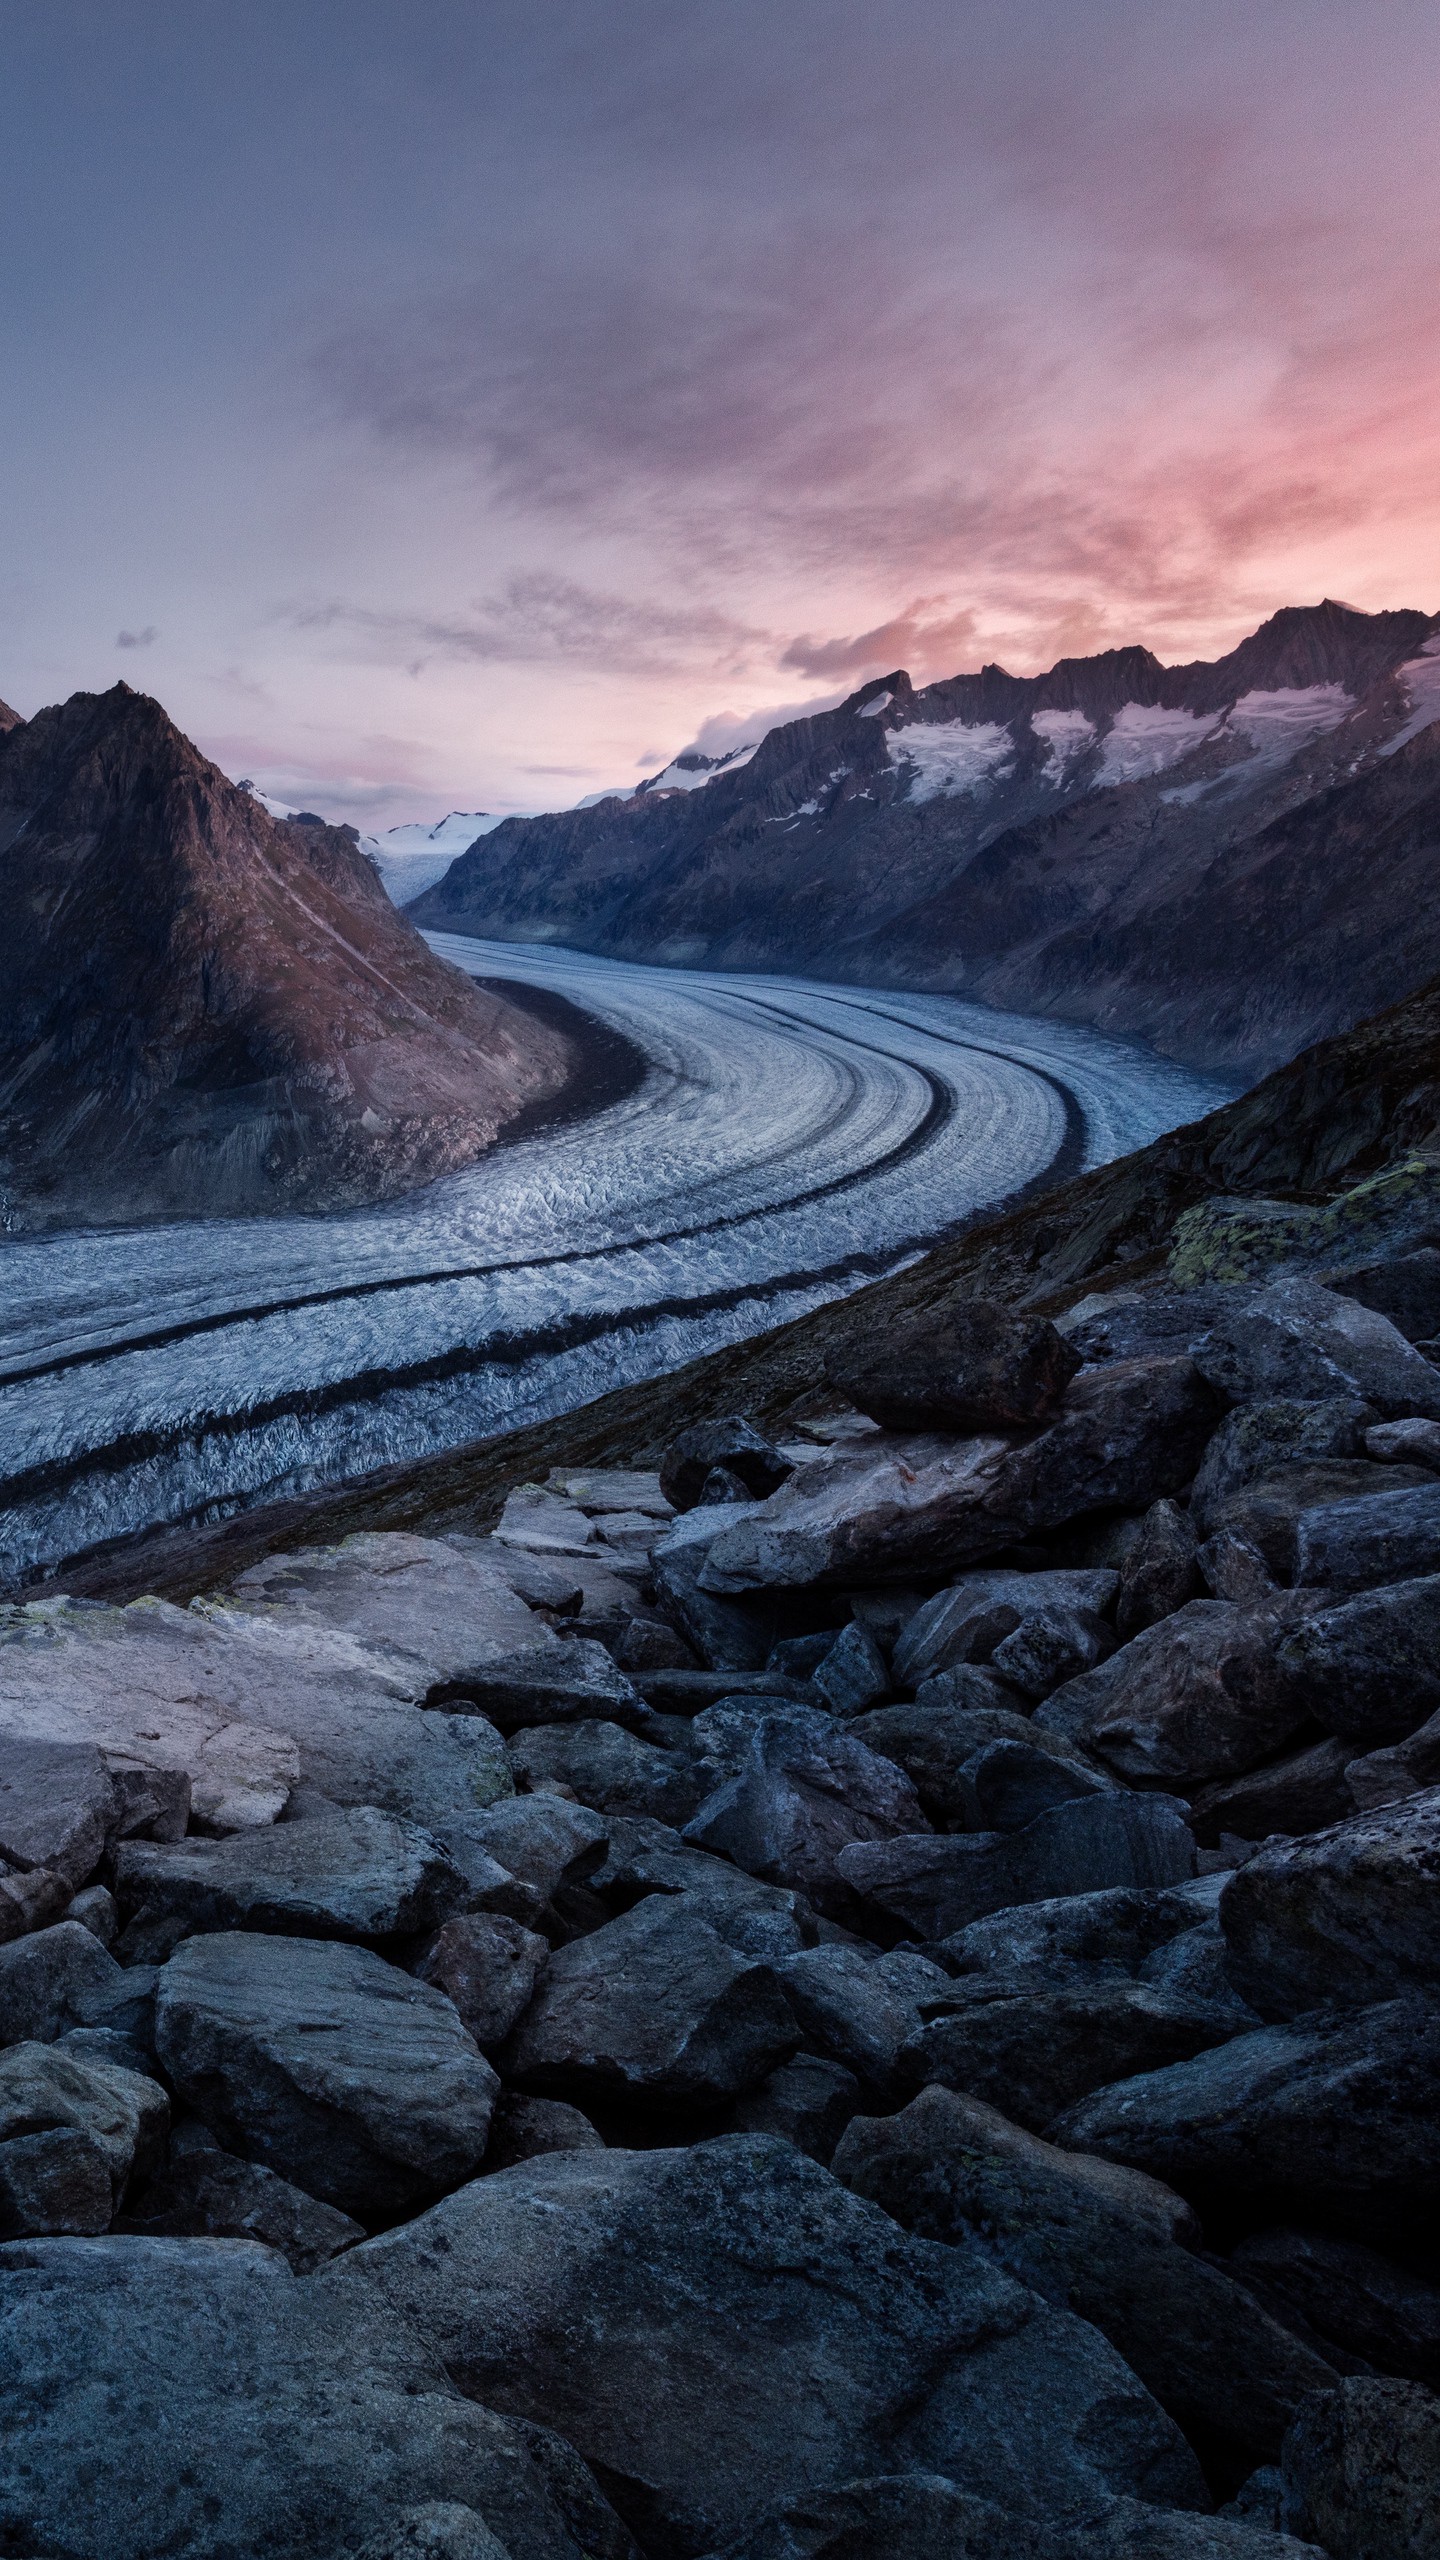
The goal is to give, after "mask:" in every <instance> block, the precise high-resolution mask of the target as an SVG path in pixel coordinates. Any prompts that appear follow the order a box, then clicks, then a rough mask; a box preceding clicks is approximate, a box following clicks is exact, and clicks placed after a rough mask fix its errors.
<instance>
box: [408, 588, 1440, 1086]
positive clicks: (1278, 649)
mask: <svg viewBox="0 0 1440 2560" xmlns="http://www.w3.org/2000/svg"><path fill="white" fill-rule="evenodd" d="M1437 650H1440V639H1437V637H1436V617H1435V616H1433V615H1429V614H1424V613H1409V612H1402V613H1382V614H1364V613H1358V612H1354V611H1352V610H1351V609H1350V608H1349V607H1347V606H1345V605H1341V604H1335V603H1332V602H1327V603H1325V604H1322V605H1319V606H1316V607H1314V608H1303V609H1302V608H1294V609H1290V610H1287V611H1285V612H1282V613H1278V614H1276V615H1275V616H1274V617H1273V618H1272V620H1271V621H1269V622H1267V623H1266V624H1265V625H1264V626H1263V628H1262V629H1261V630H1259V631H1257V632H1256V633H1255V634H1254V635H1253V636H1252V637H1251V638H1250V639H1248V640H1246V641H1244V642H1243V643H1242V644H1241V646H1240V647H1239V648H1237V649H1235V650H1233V651H1232V652H1231V653H1230V654H1229V655H1228V656H1227V657H1224V658H1221V659H1218V660H1216V661H1215V662H1214V663H1213V664H1205V663H1196V664H1194V665H1191V666H1182V667H1164V666H1162V665H1161V664H1160V663H1159V661H1158V660H1157V659H1156V658H1154V657H1153V656H1152V655H1151V654H1150V653H1149V651H1148V650H1144V649H1125V650H1113V651H1109V652H1106V653H1105V654H1103V655H1101V656H1098V657H1094V658H1080V659H1064V660H1062V661H1061V662H1060V664H1059V665H1058V666H1056V667H1053V668H1052V669H1051V670H1050V672H1049V674H1048V675H1044V676H1037V677H1030V678H1021V677H1015V676H1010V675H1007V674H1006V672H1005V670H1004V669H1003V668H1001V667H986V668H984V669H983V670H982V671H981V673H980V674H979V675H974V676H957V677H954V678H952V679H949V680H947V681H945V682H943V683H938V684H932V685H929V686H927V687H925V688H924V689H923V690H916V689H915V688H914V687H913V686H912V685H911V683H910V681H909V678H908V677H907V676H906V675H904V674H903V673H897V674H895V675H892V676H888V677H885V678H884V679H882V680H879V681H877V682H874V683H871V684H867V685H865V686H863V687H862V688H861V690H860V691H859V692H858V693H856V694H854V695H853V696H852V697H851V699H850V700H849V701H848V702H846V703H844V704H842V705H841V707H840V708H839V710H837V711H832V712H825V713H822V714H820V715H818V716H817V717H815V718H813V719H810V720H800V721H794V722H791V723H789V724H788V725H787V726H786V727H784V728H781V729H776V730H773V731H772V732H771V733H770V734H769V735H768V736H767V737H766V738H764V739H763V740H762V741H761V742H760V743H759V744H758V745H757V746H756V747H755V748H754V750H753V751H751V752H748V753H736V754H732V755H731V756H729V757H728V758H726V759H725V761H724V763H723V764H722V765H721V766H719V767H718V768H717V769H710V768H708V767H707V766H706V765H705V763H704V760H703V759H699V758H692V759H687V760H683V767H682V764H677V765H675V766H672V767H670V768H667V771H666V773H665V774H662V775H660V776H658V777H656V779H655V781H654V782H653V783H652V784H649V785H646V786H642V788H641V790H640V791H638V792H637V793H636V794H634V795H633V796H632V797H630V798H628V799H622V798H615V799H609V800H603V801H601V802H599V803H598V804H597V805H595V806H593V807H590V808H585V809H579V810H571V811H569V812H566V813H564V814H562V815H559V816H555V817H545V818H533V819H510V820H507V821H506V822H505V824H504V825H503V826H500V827H498V828H496V829H494V830H493V832H491V833H489V834H487V835H486V836H485V837H484V838H483V839H482V840H481V841H479V842H478V843H476V844H475V845H473V846H472V847H471V848H470V850H469V851H468V852H466V853H465V854H463V855H462V856H461V857H460V858H459V860H458V861H456V862H455V863H454V864H453V865H452V866H451V869H450V870H449V872H448V873H447V874H446V875H445V877H444V879H443V880H441V881H440V882H438V883H437V884H436V886H435V887H434V888H432V889H429V890H428V891H426V893H425V894H424V895H423V896H422V897H421V898H419V899H417V900H416V901H415V902H414V905H413V908H412V910H411V912H412V913H413V914H414V915H415V917H416V918H417V920H418V921H419V922H421V923H424V924H427V925H432V926H437V927H444V928H448V929H450V930H452V931H455V930H458V931H470V932H474V933H482V934H493V935H502V936H510V937H512V938H514V939H516V940H525V941H544V940H551V941H564V942H568V943H573V944H575V945H577V946H579V947H581V948H583V949H587V950H596V951H604V952H612V953H616V954H622V955H624V956H627V957H632V958H642V959H652V960H659V961H664V962H668V963H671V964H675V965H687V966H694V965H701V964H704V965H706V966H711V967H723V968H741V967H746V968H775V967H784V968H795V969H802V970H804V971H806V972H807V973H810V974H813V975H816V976H820V977H831V978H839V979H845V980H851V981H859V982H862V983H863V982H870V983H878V984H894V985H906V986H926V987H935V988H937V989H948V990H952V991H954V992H957V993H961V994H965V995H967V996H970V997H976V998H979V999H981V1000H982V1001H985V1002H988V1003H995V1004H1001V1005H1005V1006H1009V1007H1014V1008H1016V1009H1018V1010H1022V1011H1029V1012H1054V1013H1056V1014H1059V1015H1061V1016H1063V1017H1064V1018H1066V1019H1069V1020H1076V1021H1085V1022H1090V1023H1094V1024H1096V1025H1097V1026H1098V1027H1100V1028H1102V1029H1104V1030H1107V1031H1110V1032H1114V1033H1117V1034H1123V1035H1126V1036H1134V1037H1139V1038H1143V1039H1145V1040H1147V1041H1150V1042H1152V1043H1154V1044H1155V1045H1156V1046H1157V1047H1158V1048H1160V1049H1161V1050H1162V1051H1164V1052H1165V1053H1166V1054H1167V1055H1172V1056H1175V1057H1177V1058H1180V1059H1183V1060H1184V1061H1185V1062H1186V1063H1187V1064H1190V1065H1193V1066H1196V1067H1202V1068H1206V1069H1212V1070H1222V1071H1229V1072H1233V1073H1237V1074H1241V1075H1245V1076H1254V1075H1259V1074H1263V1073H1264V1072H1266V1070H1268V1069H1269V1068H1270V1067H1272V1066H1274V1065H1276V1064H1278V1063H1279V1062H1280V1061H1282V1060H1283V1059H1284V1058H1286V1057H1290V1056H1293V1055H1294V1053H1295V1051H1296V1050H1297V1049H1299V1048H1301V1047H1303V1046H1304V1045H1305V1044H1306V1043H1307V1042H1309V1041H1313V1040H1315V1039H1317V1038H1320V1037H1323V1036H1324V1035H1326V1034H1327V1033H1330V1032H1333V1031H1336V1030H1339V1029H1342V1028H1344V1027H1346V1026H1347V1025H1349V1024H1351V1023H1353V1022H1356V1021H1359V1020H1361V1019H1363V1018H1364V1017H1365V1015H1367V1014H1368V1013H1371V1012H1373V1011H1374V1010H1375V1009H1376V1008H1377V1007H1379V1006H1381V1005H1384V1004H1388V1003H1391V1002H1394V1001H1395V1000H1396V999H1397V998H1399V997H1401V996H1403V995H1405V994H1407V993H1408V992H1409V991H1410V989H1411V988H1412V987H1414V986H1416V985H1418V984H1420V983H1422V982H1423V981H1424V980H1425V979H1426V978H1427V977H1428V976H1430V975H1432V974H1433V973H1434V972H1435V971H1436V970H1437V969H1440V922H1437V921H1436V919H1437V915H1440V906H1437V902H1436V900H1435V898H1434V895H1433V885H1434V882H1435V878H1436V871H1437V864H1440V730H1437V729H1436V728H1435V727H1434V726H1433V725H1432V724H1433V723H1435V722H1436V721H1437V719H1440V654H1437Z"/></svg>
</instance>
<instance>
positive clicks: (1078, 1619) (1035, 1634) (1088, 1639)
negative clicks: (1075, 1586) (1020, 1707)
mask: <svg viewBox="0 0 1440 2560" xmlns="http://www.w3.org/2000/svg"><path fill="white" fill-rule="evenodd" d="M1114 1650H1115V1637H1114V1633H1113V1631H1112V1630H1111V1629H1110V1628H1109V1627H1107V1626H1106V1624H1105V1621H1104V1619H1103V1618H1099V1617H1097V1616H1096V1615H1095V1612H1094V1610H1093V1609H1063V1608H1057V1607H1055V1606H1053V1605H1052V1606H1051V1607H1050V1608H1048V1609H1037V1610H1036V1611H1035V1612H1034V1615H1033V1616H1031V1617H1026V1618H1022V1619H1021V1621H1020V1624H1019V1626H1018V1627H1017V1628H1016V1629H1015V1631H1014V1633H1013V1634H1012V1635H1008V1636H1004V1637H1002V1639H1001V1641H1000V1643H999V1644H997V1645H996V1647H995V1650H994V1652H993V1653H992V1654H991V1656H990V1660H991V1664H992V1666H993V1667H994V1669H995V1670H996V1671H997V1672H998V1673H999V1675H1000V1677H1001V1679H1002V1680H1006V1681H1008V1682H1009V1684H1010V1686H1011V1688H1013V1689H1019V1690H1020V1691H1021V1692H1022V1693H1023V1695H1024V1696H1025V1697H1027V1698H1037V1699H1038V1698H1048V1697H1049V1695H1050V1692H1051V1690H1052V1689H1058V1688H1059V1687H1060V1685H1061V1682H1062V1681H1065V1680H1075V1679H1078V1678H1079V1676H1080V1674H1081V1673H1082V1672H1083V1671H1091V1670H1093V1669H1094V1667H1095V1665H1096V1663H1097V1662H1104V1661H1106V1660H1107V1659H1108V1657H1109V1656H1110V1655H1111V1654H1112V1653H1113V1652H1114Z"/></svg>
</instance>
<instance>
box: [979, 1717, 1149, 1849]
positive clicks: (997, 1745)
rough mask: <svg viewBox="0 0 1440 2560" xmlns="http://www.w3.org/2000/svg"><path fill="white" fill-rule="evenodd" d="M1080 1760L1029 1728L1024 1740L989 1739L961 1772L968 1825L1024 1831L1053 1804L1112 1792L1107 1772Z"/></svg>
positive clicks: (989, 1829)
mask: <svg viewBox="0 0 1440 2560" xmlns="http://www.w3.org/2000/svg"><path fill="white" fill-rule="evenodd" d="M1078 1764H1079V1755H1078V1753H1077V1754H1075V1755H1073V1756H1071V1755H1069V1754H1067V1755H1066V1756H1065V1757H1064V1758H1062V1757H1061V1756H1060V1754H1059V1753H1058V1752H1055V1751H1048V1750H1046V1749H1045V1747H1044V1743H1043V1741H1041V1740H1037V1739H1032V1737H1031V1736H1030V1735H1029V1734H1028V1733H1027V1734H1026V1736H1025V1738H1024V1740H1023V1741H1020V1740H1017V1739H1015V1738H1014V1737H1013V1736H1007V1737H1006V1738H1005V1739H1004V1740H1002V1741H996V1742H987V1743H986V1744H985V1745H984V1746H983V1748H982V1749H981V1750H979V1751H977V1752H976V1753H975V1755H974V1758H973V1759H970V1760H967V1761H966V1763H965V1765H964V1767H963V1768H962V1769H961V1771H960V1773H959V1795H960V1801H961V1804H962V1806H963V1809H964V1814H965V1819H966V1821H967V1823H968V1824H969V1826H970V1828H971V1830H972V1831H1023V1830H1024V1828H1025V1826H1026V1824H1027V1823H1030V1822H1034V1821H1036V1820H1037V1819H1038V1817H1039V1816H1040V1815H1041V1814H1042V1813H1052V1812H1053V1811H1054V1810H1055V1807H1056V1806H1057V1805H1062V1804H1071V1803H1073V1802H1074V1801H1075V1799H1076V1798H1077V1797H1079V1796H1093V1795H1106V1794H1112V1793H1113V1792H1114V1785H1115V1782H1114V1780H1113V1778H1111V1777H1110V1776H1109V1775H1108V1773H1107V1772H1105V1771H1103V1770H1099V1769H1087V1768H1084V1767H1081V1766H1080V1765H1078Z"/></svg>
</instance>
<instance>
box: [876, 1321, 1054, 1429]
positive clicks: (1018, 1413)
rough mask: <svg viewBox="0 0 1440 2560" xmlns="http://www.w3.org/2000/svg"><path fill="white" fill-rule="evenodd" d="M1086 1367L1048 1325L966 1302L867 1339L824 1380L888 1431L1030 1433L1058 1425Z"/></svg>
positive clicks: (878, 1329) (879, 1331)
mask: <svg viewBox="0 0 1440 2560" xmlns="http://www.w3.org/2000/svg"><path fill="white" fill-rule="evenodd" d="M1079 1366H1080V1354H1079V1352H1078V1351H1077V1350H1075V1348H1074V1346H1073V1345H1072V1344H1071V1343H1069V1342H1067V1341H1066V1339H1065V1336H1064V1335H1063V1334H1061V1333H1057V1331H1056V1329H1055V1327H1054V1325H1053V1324H1051V1323H1050V1322H1049V1320H1048V1318H1047V1317H1045V1316H1027V1315H1017V1314H1016V1313H1015V1312H1014V1310H1013V1309H1011V1308H1009V1307H1000V1306H987V1305H985V1304H983V1303H981V1302H979V1301H969V1302H967V1301H964V1300H959V1301H954V1302H952V1303H951V1304H950V1305H948V1306H946V1307H945V1308H943V1309H941V1310H936V1311H935V1312H934V1313H932V1314H929V1315H926V1316H923V1317H920V1318H918V1319H915V1320H912V1321H911V1322H910V1323H908V1324H905V1325H903V1326H901V1327H899V1328H896V1327H895V1326H894V1325H884V1326H871V1327H869V1328H867V1329H863V1330H861V1331H860V1332H859V1333H858V1334H856V1335H854V1336H852V1337H851V1338H850V1339H849V1340H848V1341H847V1342H846V1344H845V1345H844V1347H843V1349H841V1350H837V1351H831V1352H830V1353H829V1354H828V1355H827V1358H826V1362H825V1374H826V1377H827V1378H828V1379H829V1382H830V1384H831V1386H832V1387H835V1388H836V1389H837V1390H838V1391H839V1393H840V1394H841V1395H843V1396H845V1397H847V1398H848V1399H849V1401H850V1402H851V1403H852V1404H853V1405H854V1406H856V1408H857V1409H858V1411H859V1412H861V1413H868V1414H869V1415H870V1417H871V1419H872V1421H875V1422H878V1423H880V1424H881V1425H882V1426H883V1427H884V1429H885V1430H887V1431H1016V1430H1020V1431H1023V1430H1026V1429H1028V1428H1030V1427H1031V1426H1032V1425H1033V1424H1035V1423H1038V1422H1048V1421H1049V1419H1050V1417H1051V1415H1052V1414H1053V1413H1054V1412H1055V1411H1056V1409H1057V1408H1058V1406H1059V1404H1060V1400H1061V1398H1062V1396H1063V1395H1064V1393H1065V1390H1066V1388H1067V1387H1068V1385H1069V1383H1070V1381H1071V1379H1072V1378H1073V1377H1074V1375H1075V1372H1076V1370H1077V1369H1078V1368H1079Z"/></svg>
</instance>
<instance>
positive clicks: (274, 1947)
mask: <svg viewBox="0 0 1440 2560" xmlns="http://www.w3.org/2000/svg"><path fill="white" fill-rule="evenodd" d="M155 2041H156V2048H157V2051H158V2052H159V2055H160V2059H161V2061H162V2063H163V2064H164V2066H165V2070H166V2072H167V2073H168V2075H169V2077H170V2080H171V2081H172V2083H173V2085H174V2086H175V2087H176V2088H177V2089H178V2090H179V2091H180V2093H181V2095H182V2096H183V2097H184V2098H185V2099H186V2101H187V2102H188V2104H189V2105H190V2106H192V2107H193V2108H194V2109H195V2112H196V2113H197V2114H198V2115H200V2116H202V2117H203V2118H204V2120H205V2122H206V2123H207V2124H208V2125H210V2127H211V2128H212V2130H213V2131H214V2132H216V2133H217V2134H218V2135H219V2136H220V2139H221V2141H222V2142H224V2143H225V2145H226V2146H227V2148H229V2149H232V2150H235V2151H239V2152H242V2153H244V2154H245V2156H246V2157H247V2158H249V2159H253V2160H259V2161H260V2162H261V2164H262V2166H263V2167H265V2168H269V2169H274V2170H275V2171H276V2172H277V2173H278V2175H279V2176H281V2177H283V2178H290V2179H293V2181H294V2183H295V2184H296V2185H297V2186H300V2187H304V2188H305V2190H306V2192H307V2194H309V2195H314V2196H318V2197H319V2198H320V2199H321V2201H322V2203H325V2204H333V2205H338V2206H339V2208H340V2210H341V2211H342V2212H343V2213H352V2214H355V2215H357V2216H358V2217H359V2218H360V2219H361V2220H362V2221H367V2220H374V2219H376V2218H377V2217H380V2216H383V2215H388V2214H392V2213H398V2212H404V2211H405V2210H406V2209H407V2208H413V2207H414V2206H415V2205H417V2204H420V2203H423V2202H425V2201H426V2200H427V2199H428V2198H430V2197H431V2196H435V2195H439V2194H440V2193H442V2192H443V2190H444V2189H445V2188H447V2187H453V2186H455V2185H457V2184H458V2182H459V2181H460V2179H462V2178H465V2177H468V2176H470V2175H471V2174H472V2173H473V2172H474V2170H475V2169H477V2168H478V2167H479V2164H480V2161H481V2158H482V2157H483V2155H484V2150H485V2142H486V2137H487V2135H488V2133H489V2130H490V2114H491V2110H492V2108H493V2106H494V2103H495V2093H496V2090H497V2088H498V2085H499V2084H498V2082H497V2080H496V2077H495V2074H494V2072H493V2071H492V2070H491V2068H490V2065H489V2064H488V2062H486V2061H484V2060H483V2058H482V2056H481V2055H480V2053H479V2052H478V2051H477V2049H476V2046H475V2044H474V2042H473V2040H472V2039H471V2037H469V2036H468V2035H467V2034H466V2032H465V2029H464V2028H463V2027H462V2026H461V2024H460V2020H459V2018H458V2017H457V2015H456V2013H455V2010H454V2008H453V2006H452V2004H451V2003H450V2001H448V2000H447V1999H446V1997H445V1995H444V1993H443V1992H442V1991H437V1990H435V1989H434V1988H432V1986H431V1985H430V1984H429V1983H428V1982H417V1981H415V1980H414V1979H413V1978H412V1977H411V1976H410V1975H409V1974H406V1973H401V1972H400V1971H399V1970H398V1969H397V1968H396V1967H395V1966H394V1965H391V1964H386V1963H385V1962H384V1961H383V1960H382V1958H381V1957H379V1956H377V1955H372V1954H371V1952H370V1950H369V1949H368V1948H366V1947H352V1946H343V1945H340V1944H338V1943H336V1942H335V1941H333V1940H315V1939H308V1938H266V1937H258V1936H249V1935H245V1934H242V1933H239V1932H235V1933H224V1932H222V1933H217V1934H216V1935H215V1936H212V1937H201V1938H187V1940H186V1941H185V1943H184V1945H183V1946H181V1947H179V1948H177V1950H176V1952H175V1954H174V1955H173V1956H172V1957H171V1959H170V1961H169V1963H168V1964H167V1965H166V1966H165V1968H164V1970H163V1972H162V1974H161V1977H160V1989H159V1993H158V1996H157V2000H156V2023H155Z"/></svg>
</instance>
